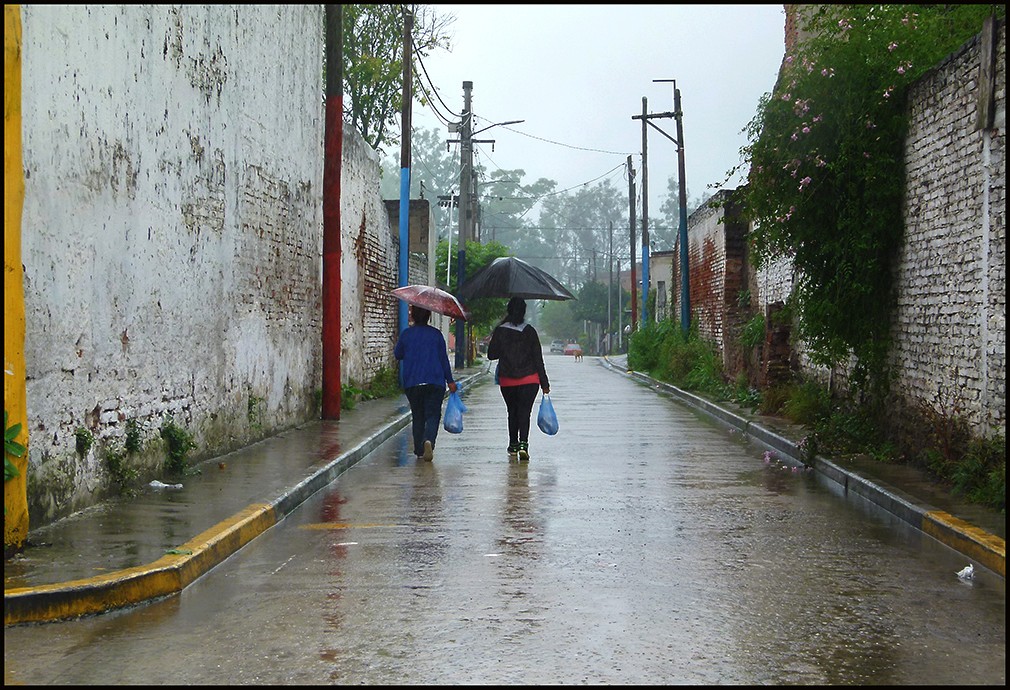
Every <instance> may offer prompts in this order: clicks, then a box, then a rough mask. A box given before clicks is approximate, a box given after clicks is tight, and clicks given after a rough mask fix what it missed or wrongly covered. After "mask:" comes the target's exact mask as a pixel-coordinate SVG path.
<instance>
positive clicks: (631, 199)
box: [628, 156, 638, 331]
mask: <svg viewBox="0 0 1010 690" xmlns="http://www.w3.org/2000/svg"><path fill="white" fill-rule="evenodd" d="M628 214H629V216H628V222H629V229H630V232H631V330H632V331H634V330H635V327H636V324H637V323H638V306H637V289H636V287H635V253H636V252H635V169H634V168H632V167H631V156H628Z"/></svg>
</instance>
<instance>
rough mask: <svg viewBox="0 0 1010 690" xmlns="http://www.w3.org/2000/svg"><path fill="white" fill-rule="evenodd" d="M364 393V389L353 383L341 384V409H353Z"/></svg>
mask: <svg viewBox="0 0 1010 690" xmlns="http://www.w3.org/2000/svg"><path fill="white" fill-rule="evenodd" d="M364 393H365V391H364V390H362V389H361V388H358V387H357V386H356V385H354V384H353V383H342V384H340V409H342V410H353V409H354V408H355V407H357V406H358V401H359V400H361V397H362V395H364Z"/></svg>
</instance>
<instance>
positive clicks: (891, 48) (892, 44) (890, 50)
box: [887, 41, 898, 53]
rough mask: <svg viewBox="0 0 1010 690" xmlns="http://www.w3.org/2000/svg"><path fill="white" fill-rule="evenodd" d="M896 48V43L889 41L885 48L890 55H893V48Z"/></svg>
mask: <svg viewBox="0 0 1010 690" xmlns="http://www.w3.org/2000/svg"><path fill="white" fill-rule="evenodd" d="M897 47H898V44H897V43H895V42H894V41H891V42H890V43H889V44H888V46H887V50H888V52H891V53H893V52H894V49H895V48H897Z"/></svg>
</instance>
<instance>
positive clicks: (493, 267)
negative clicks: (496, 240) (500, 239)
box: [456, 256, 575, 300]
mask: <svg viewBox="0 0 1010 690" xmlns="http://www.w3.org/2000/svg"><path fill="white" fill-rule="evenodd" d="M456 295H457V296H458V297H459V298H460V299H463V300H470V299H473V298H475V297H519V298H522V299H555V300H565V299H575V295H573V294H572V293H571V292H569V291H568V289H567V288H566V287H565V286H564V285H562V284H561V283H559V282H558V280H557V278H555V277H554V276H552V275H551V274H550V273H547V272H546V271H544V270H543V269H540V268H537V267H536V266H533V265H531V264H528V263H526V262H525V261H523V260H522V259H517V258H516V257H514V256H500V257H498V258H497V259H495V260H494V261H492V262H491V263H489V264H488V265H487V266H485V267H484V268H482V269H480V270H479V271H477V272H476V273H474V274H473V275H472V276H471V277H470V278H469V279H467V280H466V282H464V283H463V285H462V286H460V288H459V290H457V291H456Z"/></svg>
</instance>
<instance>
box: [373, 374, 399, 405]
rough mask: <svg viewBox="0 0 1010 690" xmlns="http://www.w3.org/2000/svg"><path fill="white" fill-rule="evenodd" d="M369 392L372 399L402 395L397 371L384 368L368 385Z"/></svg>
mask: <svg viewBox="0 0 1010 690" xmlns="http://www.w3.org/2000/svg"><path fill="white" fill-rule="evenodd" d="M368 392H369V394H370V395H371V397H372V398H391V397H393V396H396V395H399V394H400V379H399V376H398V375H397V372H396V369H389V368H386V367H382V368H381V369H379V370H378V371H377V372H375V376H373V377H372V382H371V383H370V384H369V385H368Z"/></svg>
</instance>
